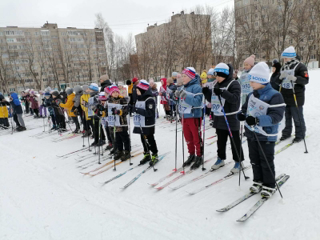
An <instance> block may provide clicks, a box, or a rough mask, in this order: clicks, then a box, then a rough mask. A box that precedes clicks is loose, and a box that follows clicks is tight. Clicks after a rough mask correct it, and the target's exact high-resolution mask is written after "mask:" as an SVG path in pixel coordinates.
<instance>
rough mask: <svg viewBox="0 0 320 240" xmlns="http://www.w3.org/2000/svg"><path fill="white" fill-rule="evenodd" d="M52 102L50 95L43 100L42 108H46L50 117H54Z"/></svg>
mask: <svg viewBox="0 0 320 240" xmlns="http://www.w3.org/2000/svg"><path fill="white" fill-rule="evenodd" d="M52 102H53V98H52V95H50V97H49V98H48V99H47V98H44V106H45V107H47V108H48V111H49V113H50V115H54V109H53V106H52Z"/></svg>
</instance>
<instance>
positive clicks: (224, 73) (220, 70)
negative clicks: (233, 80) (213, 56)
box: [214, 63, 229, 78]
mask: <svg viewBox="0 0 320 240" xmlns="http://www.w3.org/2000/svg"><path fill="white" fill-rule="evenodd" d="M214 72H215V73H216V74H217V76H219V77H224V78H227V77H228V75H229V66H228V65H227V64H225V63H219V64H218V65H217V66H216V67H215V69H214Z"/></svg>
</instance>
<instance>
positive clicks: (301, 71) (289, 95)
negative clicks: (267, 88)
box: [275, 60, 309, 106]
mask: <svg viewBox="0 0 320 240" xmlns="http://www.w3.org/2000/svg"><path fill="white" fill-rule="evenodd" d="M296 61H297V60H296ZM290 63H291V61H290V62H287V63H285V65H284V66H283V67H282V68H281V71H283V69H284V68H285V66H286V65H289V64H290ZM295 67H296V69H295V71H294V76H295V77H296V78H297V81H296V83H295V84H294V90H295V93H296V97H297V103H298V106H303V105H304V101H305V96H304V92H305V85H306V84H308V83H309V74H308V69H307V67H306V66H305V65H304V64H302V63H301V62H299V61H297V64H294V65H291V67H290V69H294V68H295ZM279 77H280V75H279V76H278V77H277V78H276V80H275V82H276V83H277V84H278V85H281V84H282V81H283V79H281V80H280V79H279ZM280 92H281V94H282V96H283V99H284V102H285V103H286V104H287V105H288V106H295V101H294V97H293V90H292V89H285V88H283V87H281V89H280Z"/></svg>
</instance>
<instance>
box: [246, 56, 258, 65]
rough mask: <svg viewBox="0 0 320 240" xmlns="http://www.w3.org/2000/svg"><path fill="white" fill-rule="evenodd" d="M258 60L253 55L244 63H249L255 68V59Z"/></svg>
mask: <svg viewBox="0 0 320 240" xmlns="http://www.w3.org/2000/svg"><path fill="white" fill-rule="evenodd" d="M255 58H256V56H255V55H251V56H250V57H248V58H247V59H246V60H244V62H243V63H248V64H249V65H250V66H252V67H253V66H254V59H255Z"/></svg>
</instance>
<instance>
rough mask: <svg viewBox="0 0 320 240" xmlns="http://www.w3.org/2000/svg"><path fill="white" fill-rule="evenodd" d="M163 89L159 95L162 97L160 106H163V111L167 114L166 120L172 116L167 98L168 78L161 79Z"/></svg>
mask: <svg viewBox="0 0 320 240" xmlns="http://www.w3.org/2000/svg"><path fill="white" fill-rule="evenodd" d="M160 81H161V87H160V91H159V95H160V97H161V100H160V104H162V105H163V109H164V112H165V118H167V117H169V116H170V106H169V103H168V100H167V98H166V91H167V79H166V78H161V80H160Z"/></svg>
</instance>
